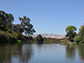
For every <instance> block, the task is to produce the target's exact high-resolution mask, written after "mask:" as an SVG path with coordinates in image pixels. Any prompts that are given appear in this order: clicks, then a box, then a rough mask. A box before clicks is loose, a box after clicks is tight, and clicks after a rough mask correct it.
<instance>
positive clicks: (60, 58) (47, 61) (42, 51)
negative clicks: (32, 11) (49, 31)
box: [0, 44, 84, 63]
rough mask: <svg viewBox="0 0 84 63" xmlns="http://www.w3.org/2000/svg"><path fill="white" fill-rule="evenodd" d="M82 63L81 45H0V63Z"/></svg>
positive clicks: (82, 52) (83, 58)
mask: <svg viewBox="0 0 84 63" xmlns="http://www.w3.org/2000/svg"><path fill="white" fill-rule="evenodd" d="M63 62H64V63H84V46H83V45H78V46H76V45H59V44H22V45H0V63H63Z"/></svg>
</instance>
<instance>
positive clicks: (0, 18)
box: [0, 11, 14, 31]
mask: <svg viewBox="0 0 84 63" xmlns="http://www.w3.org/2000/svg"><path fill="white" fill-rule="evenodd" d="M13 21H14V17H13V15H12V14H8V13H5V12H4V11H0V30H2V31H8V30H9V29H10V30H12V22H13Z"/></svg>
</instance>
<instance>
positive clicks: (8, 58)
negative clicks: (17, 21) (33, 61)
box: [0, 44, 33, 63]
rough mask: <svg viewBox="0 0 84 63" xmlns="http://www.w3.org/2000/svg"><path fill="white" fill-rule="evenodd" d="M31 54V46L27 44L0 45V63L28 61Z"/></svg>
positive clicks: (25, 62) (23, 62)
mask: <svg viewBox="0 0 84 63" xmlns="http://www.w3.org/2000/svg"><path fill="white" fill-rule="evenodd" d="M32 55H33V50H32V46H31V45H28V44H27V45H25V44H24V45H4V46H0V62H1V63H28V62H29V60H30V58H31V57H32ZM16 60H17V61H16Z"/></svg>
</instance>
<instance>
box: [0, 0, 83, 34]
mask: <svg viewBox="0 0 84 63" xmlns="http://www.w3.org/2000/svg"><path fill="white" fill-rule="evenodd" d="M0 10H3V11H5V12H7V13H11V14H13V16H14V19H15V20H14V24H17V23H20V21H19V19H18V17H23V16H27V17H29V18H30V19H31V23H32V24H33V25H34V29H35V30H36V31H37V32H36V33H38V34H39V33H54V34H66V32H65V28H66V27H67V26H68V25H74V26H76V27H77V29H79V28H80V26H81V25H83V23H84V0H0ZM77 32H78V30H77Z"/></svg>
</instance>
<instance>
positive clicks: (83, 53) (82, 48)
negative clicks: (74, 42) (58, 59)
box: [78, 45, 84, 61]
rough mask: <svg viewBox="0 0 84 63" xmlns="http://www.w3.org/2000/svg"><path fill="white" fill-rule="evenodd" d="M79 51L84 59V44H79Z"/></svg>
mask: <svg viewBox="0 0 84 63" xmlns="http://www.w3.org/2000/svg"><path fill="white" fill-rule="evenodd" d="M78 52H79V56H80V59H82V60H83V61H84V45H79V46H78Z"/></svg>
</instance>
